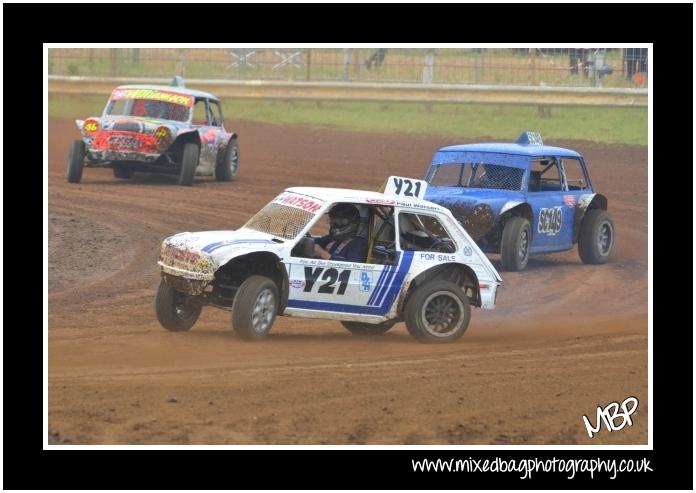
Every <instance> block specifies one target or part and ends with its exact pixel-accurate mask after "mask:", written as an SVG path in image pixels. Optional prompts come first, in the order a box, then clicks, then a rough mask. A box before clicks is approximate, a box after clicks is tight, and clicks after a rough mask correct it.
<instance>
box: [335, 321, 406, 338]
mask: <svg viewBox="0 0 696 493" xmlns="http://www.w3.org/2000/svg"><path fill="white" fill-rule="evenodd" d="M341 324H342V325H343V326H344V327H345V328H346V329H348V331H349V332H351V333H353V334H355V335H358V336H381V335H382V334H384V333H386V332H387V331H388V330H389V329H391V328H392V327H394V325H395V324H396V322H392V321H389V322H382V323H381V324H366V323H362V322H341Z"/></svg>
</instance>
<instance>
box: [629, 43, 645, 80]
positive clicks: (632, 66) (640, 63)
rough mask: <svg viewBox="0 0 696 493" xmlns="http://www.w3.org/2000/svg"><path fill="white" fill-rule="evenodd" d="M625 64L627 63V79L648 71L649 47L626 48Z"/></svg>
mask: <svg viewBox="0 0 696 493" xmlns="http://www.w3.org/2000/svg"><path fill="white" fill-rule="evenodd" d="M624 64H625V65H626V79H627V80H632V79H633V76H634V75H635V74H636V73H638V72H643V73H645V74H647V72H648V49H647V48H626V49H624Z"/></svg>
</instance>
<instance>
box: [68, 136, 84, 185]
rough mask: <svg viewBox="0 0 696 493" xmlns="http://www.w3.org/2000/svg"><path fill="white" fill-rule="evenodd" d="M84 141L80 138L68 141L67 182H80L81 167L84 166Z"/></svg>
mask: <svg viewBox="0 0 696 493" xmlns="http://www.w3.org/2000/svg"><path fill="white" fill-rule="evenodd" d="M85 154H86V151H85V143H84V142H83V141H81V140H73V141H72V142H71V143H70V154H69V155H68V174H67V177H68V182H70V183H80V180H82V169H83V168H84V166H85Z"/></svg>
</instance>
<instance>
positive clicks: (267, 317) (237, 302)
mask: <svg viewBox="0 0 696 493" xmlns="http://www.w3.org/2000/svg"><path fill="white" fill-rule="evenodd" d="M278 299H279V297H278V287H277V286H276V284H275V282H273V281H272V280H271V279H269V278H267V277H264V276H250V277H249V278H247V279H246V280H245V281H244V282H243V283H242V285H241V286H239V289H238V290H237V294H236V295H235V297H234V303H233V304H232V327H233V328H234V331H235V332H236V333H237V335H238V336H239V337H241V338H242V339H246V340H248V341H253V340H257V339H263V338H264V337H266V335H268V333H269V332H270V330H271V327H273V322H274V321H275V317H276V313H277V312H278Z"/></svg>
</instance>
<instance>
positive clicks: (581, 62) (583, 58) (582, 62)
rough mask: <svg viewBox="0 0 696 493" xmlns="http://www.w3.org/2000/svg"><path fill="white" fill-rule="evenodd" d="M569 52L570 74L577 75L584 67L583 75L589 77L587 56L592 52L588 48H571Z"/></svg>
mask: <svg viewBox="0 0 696 493" xmlns="http://www.w3.org/2000/svg"><path fill="white" fill-rule="evenodd" d="M568 51H569V55H570V73H571V74H575V75H577V74H578V73H579V68H580V67H582V71H583V74H585V77H587V76H588V73H589V69H590V64H589V61H588V59H587V55H588V53H589V51H590V50H589V49H587V48H570V50H568Z"/></svg>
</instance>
